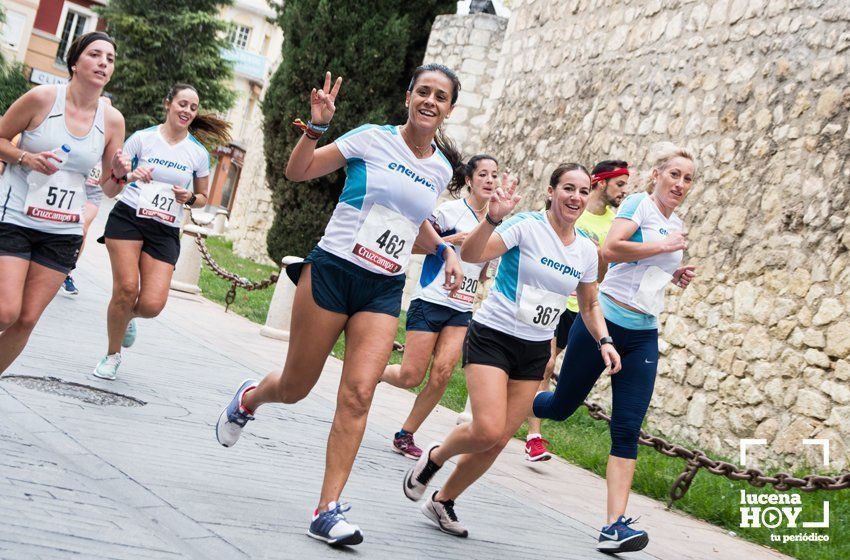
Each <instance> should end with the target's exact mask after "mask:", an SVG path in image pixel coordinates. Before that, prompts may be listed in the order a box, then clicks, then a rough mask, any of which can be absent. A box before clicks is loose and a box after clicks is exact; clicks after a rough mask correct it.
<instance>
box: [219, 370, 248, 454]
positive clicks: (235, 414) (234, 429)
mask: <svg viewBox="0 0 850 560" xmlns="http://www.w3.org/2000/svg"><path fill="white" fill-rule="evenodd" d="M256 386H257V382H256V381H254V380H253V379H246V380H245V381H243V382H242V385H240V386H239V388H238V389H236V394H235V395H233V398H232V399H230V402H229V403H227V406H226V407H224V410H222V411H221V414H220V415H219V417H218V422H216V425H215V437H216V439H217V440H218V442H219V443H220V444H222V445H223V446H225V447H231V446H232V445H234V444H235V443H236V442H237V441H238V440H239V436H241V435H242V429H243V428H244V427H245V424H247V423H248V422H250V421H251V420H253V419H254V416H253V415H252V414H250V413H249V412H248V410H247V409H246V408H245V407H243V406H242V395H244V394H245V391H247V390H248V389H253V388H255V387H256Z"/></svg>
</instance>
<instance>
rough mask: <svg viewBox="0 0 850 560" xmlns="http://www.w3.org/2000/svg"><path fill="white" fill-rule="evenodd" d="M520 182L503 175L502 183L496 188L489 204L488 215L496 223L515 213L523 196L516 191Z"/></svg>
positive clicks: (505, 174)
mask: <svg viewBox="0 0 850 560" xmlns="http://www.w3.org/2000/svg"><path fill="white" fill-rule="evenodd" d="M518 182H519V180H518V179H517V178H516V177H508V174H507V173H503V174H502V183H501V185H500V186H498V187H496V190H495V191H494V192H493V194H492V195H491V196H490V202H489V203H488V204H487V213H488V214H489V215H490V219H491V220H493V221H494V222H498V221H499V220H501V219H503V218H504V217H505V216H507V215H508V214H510V213H511V212H513V210H514V208H516V205H517V204H518V203H519V201H520V200H521V199H522V196H520V194H519V193H517V190H516V189H517V183H518Z"/></svg>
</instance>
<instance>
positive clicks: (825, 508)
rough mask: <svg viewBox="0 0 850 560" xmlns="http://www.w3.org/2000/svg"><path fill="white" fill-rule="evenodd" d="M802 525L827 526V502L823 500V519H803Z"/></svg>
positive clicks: (822, 527) (818, 527) (823, 527)
mask: <svg viewBox="0 0 850 560" xmlns="http://www.w3.org/2000/svg"><path fill="white" fill-rule="evenodd" d="M803 527H805V528H807V529H809V528H811V529H826V528H829V502H828V501H827V500H824V501H823V521H803Z"/></svg>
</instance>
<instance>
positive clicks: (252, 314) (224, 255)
mask: <svg viewBox="0 0 850 560" xmlns="http://www.w3.org/2000/svg"><path fill="white" fill-rule="evenodd" d="M206 242H207V248H208V249H209V251H210V254H211V255H212V257H213V259H215V260H216V262H218V264H220V265H221V266H222V267H223V268H224V269H225V270H227V271H228V272H233V273H234V274H238V275H239V276H241V277H243V278H248V279H250V280H251V281H255V282H256V281H259V280H265V279H266V278H268V277H269V274H271V273H273V272H277V267H274V266H268V265H265V264H257V263H255V262H254V261H251V260H248V259H243V258H240V257H237V256H236V255H234V254H233V244H232V243H231V242H230V241H227V240H226V239H224V238H223V237H208V238H207V239H206ZM287 281H288V280H287ZM198 286H199V287H200V288H201V293H202V295H203V296H204V297H205V298H207V299H210V300H212V301H214V302H216V303H220V304H222V305H224V304H225V303H224V297H225V296H226V295H227V291H228V290H229V289H230V282H228V281H227V280H224V279H222V278H219V277H218V276H216V275H215V273H214V272H213V271H211V270H210V269H209V267H207V265H206V263H203V265H202V266H201V278H200V280H199V281H198ZM273 294H274V286H269V287H268V288H266V289H265V290H255V291H253V292H249V291H247V290H243V289H237V290H236V299H235V300H234V301H233V304H232V305H231V306H230V311H232V312H234V313H236V314H238V315H242V316H243V317H246V318H248V319H250V320H251V321H253V322H255V323H260V324H261V325H262V324H264V323H265V322H266V314H267V313H268V311H269V304H270V303H271V301H272V295H273Z"/></svg>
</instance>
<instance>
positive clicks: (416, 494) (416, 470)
mask: <svg viewBox="0 0 850 560" xmlns="http://www.w3.org/2000/svg"><path fill="white" fill-rule="evenodd" d="M439 446H440V444H439V443H437V442H434V443H432V444H431V445H429V446H428V447H427V448H425V450H424V451H423V452H422V456H421V457H419V459H418V460H417V461H416V463H415V464H414V465H413V466H412V467H410V469H408V471H407V474H405V475H404V482H403V483H402V488H403V490H404V495H405V496H407V498H408V499H410V500H413V501H414V502H418V501H419V500H421V499H422V496H424V495H425V490H427V489H428V483H429V482H431V479H432V478H434V474H436V472H437V471H438V470H440V467H439V465H437V463H435V462H433V461H432V460H431V451H433V450H434V449H436V448H437V447H439Z"/></svg>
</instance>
